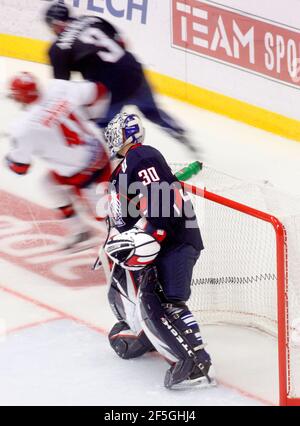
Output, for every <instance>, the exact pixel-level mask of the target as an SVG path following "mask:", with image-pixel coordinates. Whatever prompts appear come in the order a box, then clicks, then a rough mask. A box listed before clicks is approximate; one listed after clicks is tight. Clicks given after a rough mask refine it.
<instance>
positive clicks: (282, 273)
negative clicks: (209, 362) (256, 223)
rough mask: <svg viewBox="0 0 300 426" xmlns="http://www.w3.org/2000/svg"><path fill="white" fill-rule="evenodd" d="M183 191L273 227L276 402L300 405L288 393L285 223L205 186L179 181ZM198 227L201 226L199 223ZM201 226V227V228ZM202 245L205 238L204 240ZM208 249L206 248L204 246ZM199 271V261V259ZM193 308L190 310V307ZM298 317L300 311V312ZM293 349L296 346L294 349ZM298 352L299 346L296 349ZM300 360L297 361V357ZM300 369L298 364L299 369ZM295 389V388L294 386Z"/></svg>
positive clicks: (290, 373)
mask: <svg viewBox="0 0 300 426" xmlns="http://www.w3.org/2000/svg"><path fill="white" fill-rule="evenodd" d="M182 184H183V186H184V189H185V191H186V192H188V193H190V194H191V195H192V198H194V197H201V198H202V199H204V200H207V201H209V202H211V203H213V204H214V205H218V206H222V207H225V208H226V209H230V210H234V211H235V212H240V213H242V214H243V215H247V216H250V217H254V218H256V219H258V220H260V221H263V222H266V223H268V224H270V225H272V227H273V230H274V231H273V232H274V233H275V238H276V275H277V276H276V283H277V339H278V368H279V402H280V405H285V406H287V405H300V395H291V382H292V381H293V380H298V381H299V382H300V377H298V378H297V377H296V378H295V377H293V374H294V373H293V367H292V366H291V358H290V350H291V345H292V344H291V341H290V336H291V324H290V322H289V320H290V318H289V291H288V285H289V280H288V262H287V233H286V230H285V227H284V225H283V224H282V223H281V221H280V220H279V219H277V218H276V217H275V216H273V215H271V214H268V213H265V212H263V211H260V210H257V209H255V208H253V207H249V206H247V205H245V204H242V203H240V202H237V201H234V200H231V199H229V198H225V197H224V196H221V195H218V194H215V193H213V192H210V191H208V190H206V189H200V188H198V187H197V186H194V185H190V184H187V183H186V182H182ZM200 227H201V226H200ZM201 229H202V228H201ZM204 244H205V240H204ZM207 250H209V247H208V248H207ZM199 270H200V271H201V260H200V261H199ZM192 310H193V309H192ZM299 316H300V312H299ZM295 350H296V349H295ZM299 351H300V348H299ZM298 361H299V360H298ZM297 371H300V366H299V370H297ZM297 389H298V388H297Z"/></svg>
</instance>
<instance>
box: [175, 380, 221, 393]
mask: <svg viewBox="0 0 300 426" xmlns="http://www.w3.org/2000/svg"><path fill="white" fill-rule="evenodd" d="M217 385H218V383H217V381H216V380H215V379H213V378H211V381H210V382H209V381H208V380H207V378H206V377H202V378H201V379H194V380H184V381H183V382H180V383H176V384H174V385H172V386H171V387H170V388H169V389H170V390H188V389H209V388H214V387H216V386H217Z"/></svg>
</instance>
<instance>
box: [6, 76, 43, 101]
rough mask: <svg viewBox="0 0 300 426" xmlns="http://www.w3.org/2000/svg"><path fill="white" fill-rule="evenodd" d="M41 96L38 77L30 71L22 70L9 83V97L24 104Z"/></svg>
mask: <svg viewBox="0 0 300 426" xmlns="http://www.w3.org/2000/svg"><path fill="white" fill-rule="evenodd" d="M39 96H40V93H39V88H38V83H37V79H36V78H35V76H34V75H33V74H31V73H29V72H21V73H19V74H18V75H16V76H15V77H13V79H12V80H11V82H10V84H9V97H10V98H11V99H14V100H15V101H17V102H20V103H22V104H31V103H32V102H35V101H36V100H37V99H38V98H39Z"/></svg>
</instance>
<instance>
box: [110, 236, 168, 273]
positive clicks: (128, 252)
mask: <svg viewBox="0 0 300 426" xmlns="http://www.w3.org/2000/svg"><path fill="white" fill-rule="evenodd" d="M159 251H160V244H159V243H158V241H157V240H156V239H155V238H154V237H152V236H151V235H150V234H147V233H146V232H144V231H142V230H140V229H137V228H133V229H131V230H130V231H127V232H122V233H121V234H118V235H115V236H113V237H111V238H110V240H109V241H108V242H107V244H106V246H105V252H106V254H107V256H108V257H109V258H110V259H111V260H112V261H113V262H114V263H116V264H117V265H119V266H121V267H122V268H124V269H128V270H130V271H138V270H140V269H143V268H145V267H146V266H147V265H150V264H151V263H152V262H153V261H154V259H155V258H156V256H157V255H158V253H159Z"/></svg>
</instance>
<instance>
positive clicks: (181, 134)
mask: <svg viewBox="0 0 300 426" xmlns="http://www.w3.org/2000/svg"><path fill="white" fill-rule="evenodd" d="M168 133H169V135H170V136H171V137H172V138H174V139H176V140H177V141H178V142H180V143H182V144H183V145H184V146H186V148H187V149H188V150H189V151H190V152H191V153H193V154H197V155H198V154H199V153H200V149H199V148H198V147H196V146H195V144H194V143H193V142H192V141H191V140H190V138H189V137H188V136H187V134H186V131H185V130H183V129H182V130H177V131H176V130H168Z"/></svg>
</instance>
